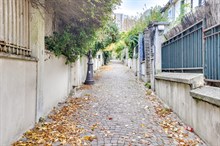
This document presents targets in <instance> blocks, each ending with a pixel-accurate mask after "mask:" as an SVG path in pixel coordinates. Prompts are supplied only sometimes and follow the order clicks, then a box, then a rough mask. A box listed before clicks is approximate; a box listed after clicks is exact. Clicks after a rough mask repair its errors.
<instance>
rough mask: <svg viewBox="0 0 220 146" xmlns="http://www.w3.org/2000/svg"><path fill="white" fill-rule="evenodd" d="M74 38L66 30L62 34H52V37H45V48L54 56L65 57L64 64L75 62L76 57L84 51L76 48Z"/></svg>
mask: <svg viewBox="0 0 220 146" xmlns="http://www.w3.org/2000/svg"><path fill="white" fill-rule="evenodd" d="M75 38H77V37H76V36H74V35H72V33H70V31H69V29H66V30H65V31H64V32H62V33H57V32H54V34H53V36H50V37H45V44H46V48H47V49H48V50H50V51H52V52H54V54H55V55H56V56H58V57H59V56H61V55H64V56H65V57H66V64H68V63H72V62H75V61H76V60H77V59H78V56H80V55H82V54H84V53H85V52H84V50H83V49H81V48H80V46H78V43H77V42H76V41H77V40H76V39H75Z"/></svg>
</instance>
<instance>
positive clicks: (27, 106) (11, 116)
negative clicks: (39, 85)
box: [0, 58, 37, 146]
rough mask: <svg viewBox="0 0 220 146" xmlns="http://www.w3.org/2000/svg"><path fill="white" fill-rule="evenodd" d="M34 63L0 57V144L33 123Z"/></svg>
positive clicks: (17, 134) (16, 135)
mask: <svg viewBox="0 0 220 146" xmlns="http://www.w3.org/2000/svg"><path fill="white" fill-rule="evenodd" d="M36 72H37V63H36V62H34V61H24V60H15V59H5V58H0V131H1V134H0V145H1V146H5V145H9V144H10V143H11V142H12V141H14V140H16V139H17V138H18V137H19V136H20V135H21V134H22V133H23V132H25V131H26V130H28V129H29V128H31V127H32V126H33V125H34V123H35V110H36V109H35V107H36V76H37V74H36Z"/></svg>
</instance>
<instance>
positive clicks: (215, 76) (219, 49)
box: [204, 24, 220, 81]
mask: <svg viewBox="0 0 220 146" xmlns="http://www.w3.org/2000/svg"><path fill="white" fill-rule="evenodd" d="M204 39H205V54H204V56H205V65H204V74H205V78H206V79H207V80H209V81H215V80H216V81H217V80H220V24H219V25H215V26H213V27H211V28H208V29H206V30H205V31H204Z"/></svg>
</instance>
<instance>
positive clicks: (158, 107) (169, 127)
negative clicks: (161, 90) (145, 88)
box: [147, 96, 202, 146]
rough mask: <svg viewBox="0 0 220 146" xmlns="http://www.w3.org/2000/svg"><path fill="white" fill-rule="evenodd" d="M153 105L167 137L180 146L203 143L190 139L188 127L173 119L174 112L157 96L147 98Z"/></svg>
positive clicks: (197, 139) (195, 145)
mask: <svg viewBox="0 0 220 146" xmlns="http://www.w3.org/2000/svg"><path fill="white" fill-rule="evenodd" d="M147 98H148V99H149V100H150V101H151V103H152V104H153V107H154V110H155V112H156V114H157V116H158V121H160V122H159V125H160V126H161V127H162V128H163V130H164V132H165V133H166V135H167V137H168V138H170V139H173V140H174V142H175V144H176V145H178V146H197V145H199V144H201V143H202V141H201V140H200V139H199V138H196V137H194V138H190V136H189V135H190V131H187V128H186V127H187V126H186V125H184V124H183V123H181V122H180V121H178V120H177V119H175V118H173V111H172V110H171V109H169V108H167V107H164V104H163V103H162V102H161V101H160V100H159V99H158V98H157V97H155V96H148V97H147Z"/></svg>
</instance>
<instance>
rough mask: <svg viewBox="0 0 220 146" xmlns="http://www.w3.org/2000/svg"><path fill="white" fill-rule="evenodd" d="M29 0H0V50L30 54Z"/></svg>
mask: <svg viewBox="0 0 220 146" xmlns="http://www.w3.org/2000/svg"><path fill="white" fill-rule="evenodd" d="M29 1H30V0H0V52H6V53H11V54H17V55H25V56H29V55H30V53H31V51H30V49H29Z"/></svg>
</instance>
